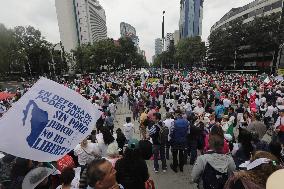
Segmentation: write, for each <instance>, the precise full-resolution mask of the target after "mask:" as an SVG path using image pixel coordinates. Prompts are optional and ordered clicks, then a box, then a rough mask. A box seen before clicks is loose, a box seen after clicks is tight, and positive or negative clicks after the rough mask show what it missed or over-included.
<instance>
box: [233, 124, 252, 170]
mask: <svg viewBox="0 0 284 189" xmlns="http://www.w3.org/2000/svg"><path fill="white" fill-rule="evenodd" d="M252 139H253V138H252V134H251V133H250V132H249V131H247V130H245V129H241V128H240V132H239V136H238V142H239V143H238V144H237V145H235V146H234V149H233V151H232V154H233V158H234V161H235V163H236V166H237V167H239V165H240V164H241V163H244V162H245V161H248V160H249V159H250V157H251V155H252V153H253V151H254V147H253V145H252Z"/></svg>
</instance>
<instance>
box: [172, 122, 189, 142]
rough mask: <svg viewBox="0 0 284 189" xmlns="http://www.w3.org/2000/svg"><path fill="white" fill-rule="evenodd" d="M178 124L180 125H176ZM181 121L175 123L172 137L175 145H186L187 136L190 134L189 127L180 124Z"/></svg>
mask: <svg viewBox="0 0 284 189" xmlns="http://www.w3.org/2000/svg"><path fill="white" fill-rule="evenodd" d="M176 123H178V124H176ZM179 123H180V121H179V120H178V121H175V126H174V131H173V136H172V142H173V143H174V144H185V143H186V136H187V132H188V127H187V125H181V124H183V123H181V124H179Z"/></svg>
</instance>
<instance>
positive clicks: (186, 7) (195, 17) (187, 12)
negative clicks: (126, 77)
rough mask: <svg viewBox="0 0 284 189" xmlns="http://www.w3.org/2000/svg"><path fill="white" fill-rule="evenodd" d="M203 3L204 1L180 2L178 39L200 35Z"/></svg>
mask: <svg viewBox="0 0 284 189" xmlns="http://www.w3.org/2000/svg"><path fill="white" fill-rule="evenodd" d="M203 1H204V0H181V1H180V21H179V32H180V38H187V37H195V36H201V35H202V19H203Z"/></svg>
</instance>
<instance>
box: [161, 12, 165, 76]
mask: <svg viewBox="0 0 284 189" xmlns="http://www.w3.org/2000/svg"><path fill="white" fill-rule="evenodd" d="M165 13H166V11H163V22H162V40H163V51H162V52H164V50H165ZM161 77H162V78H163V60H161Z"/></svg>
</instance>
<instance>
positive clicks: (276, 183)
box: [266, 169, 284, 189]
mask: <svg viewBox="0 0 284 189" xmlns="http://www.w3.org/2000/svg"><path fill="white" fill-rule="evenodd" d="M283 176H284V170H283V169H281V170H278V171H276V172H274V173H273V174H272V175H270V177H269V178H268V180H267V182H266V188H267V189H282V188H283V183H282V180H281V179H283Z"/></svg>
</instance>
